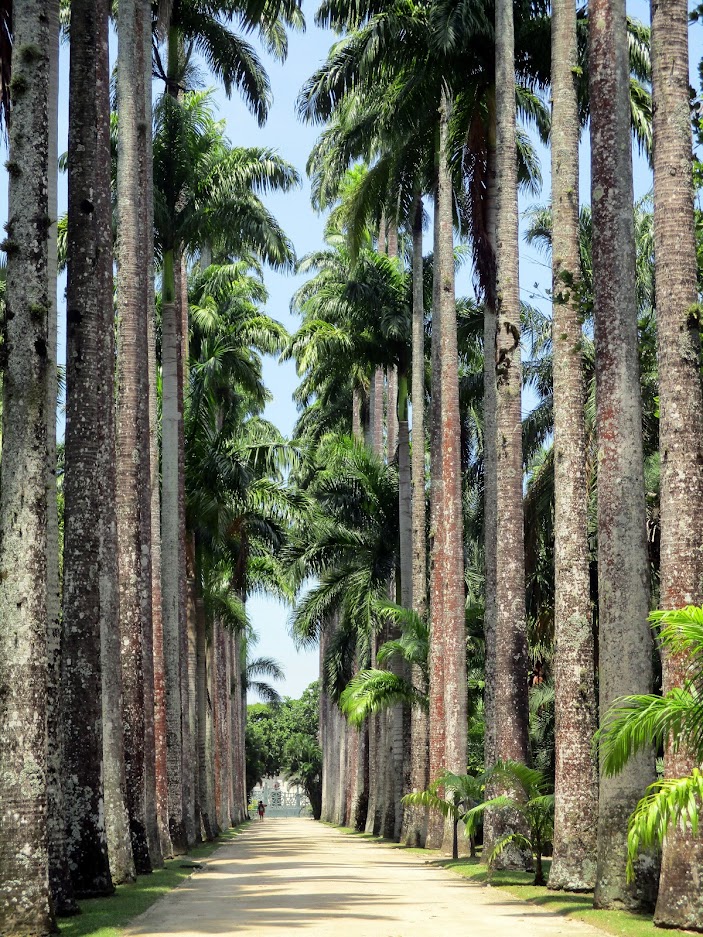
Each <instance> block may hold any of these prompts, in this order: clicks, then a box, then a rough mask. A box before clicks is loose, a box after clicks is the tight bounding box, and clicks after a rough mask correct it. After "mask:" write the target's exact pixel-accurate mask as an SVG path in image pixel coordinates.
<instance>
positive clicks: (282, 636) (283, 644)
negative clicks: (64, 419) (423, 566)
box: [0, 0, 703, 697]
mask: <svg viewBox="0 0 703 937" xmlns="http://www.w3.org/2000/svg"><path fill="white" fill-rule="evenodd" d="M314 9H315V7H314V6H308V5H307V4H305V6H304V11H305V14H306V17H307V19H308V26H307V29H306V31H305V32H304V33H297V34H293V35H291V37H290V47H289V55H288V59H287V61H286V63H285V64H280V63H276V62H271V61H270V60H269V61H268V62H267V68H268V72H269V76H270V79H271V85H272V89H273V96H274V103H273V107H272V109H271V113H270V117H269V120H268V123H267V124H266V126H265V127H263V128H259V127H258V126H257V124H256V121H255V120H254V119H253V118H252V117H251V115H250V114H249V113H248V111H247V110H246V108H245V107H244V105H243V104H242V103H241V102H240V101H239V100H238V99H237V98H233V99H232V100H229V101H228V100H227V99H226V97H225V96H224V94H222V93H221V92H219V91H218V92H217V95H216V101H217V106H218V110H219V114H220V116H222V117H223V118H224V119H225V120H226V122H227V133H228V136H229V137H230V139H231V140H232V142H233V143H234V144H236V145H243V146H253V145H267V146H273V147H275V148H277V149H278V150H279V152H280V153H281V154H282V155H283V156H284V157H285V158H286V159H287V160H289V161H290V162H291V163H293V164H294V165H295V166H296V167H297V169H298V170H299V171H300V173H301V175H302V176H303V177H305V163H306V161H307V157H308V154H309V152H310V150H311V148H312V145H313V143H314V141H315V138H316V136H317V133H318V132H319V128H316V127H311V126H309V125H305V124H302V123H301V122H300V121H299V120H298V118H297V116H296V113H295V101H296V98H297V95H298V92H299V90H300V88H301V87H302V85H303V83H304V82H305V80H306V78H308V77H309V75H310V74H311V73H312V72H313V71H314V69H315V68H316V67H317V65H319V64H320V63H321V62H322V61H323V60H324V58H325V56H326V54H327V50H328V48H329V46H330V43H331V42H332V41H333V38H334V37H333V35H332V34H331V33H330V32H329V31H326V30H320V29H318V28H317V27H316V26H315V25H314V23H313V22H312V20H313V15H314ZM628 9H629V11H630V13H631V14H632V15H633V16H636V17H637V18H639V19H641V20H643V21H645V22H647V21H648V19H649V5H648V4H647V3H644V2H643V0H635V2H632V3H628ZM690 40H691V61H692V71H691V80H692V83H695V84H696V85H697V83H698V82H697V73H696V71H695V67H694V66H695V65H697V62H698V61H699V60H700V59H701V57H703V26H701V25H700V24H696V25H695V26H692V27H691V29H690ZM111 45H112V46H113V49H112V51H113V53H114V43H112V44H111ZM67 58H68V57H67V55H66V49H63V50H62V68H61V81H62V89H61V95H60V101H61V107H60V115H59V125H60V126H59V129H60V144H59V147H60V152H63V151H64V150H65V149H66V138H67V129H66V128H67V119H68V114H67V79H68V75H67ZM159 90H160V89H159ZM537 146H538V152H539V156H540V161H541V164H542V175H543V190H542V193H541V194H540V195H539V196H538V197H534V196H531V195H528V196H523V197H522V198H521V205H520V207H521V210H524V209H525V208H526V207H528V206H529V205H530V204H533V203H534V202H536V201H537V202H543V201H548V199H549V153H548V151H547V150H545V149H544V148H543V147H541V146H540V145H539V144H538V145H537ZM4 158H5V157H3V159H4ZM3 172H4V171H3ZM589 184H590V183H589V153H588V145H587V141H586V142H584V144H583V146H582V154H581V199H582V201H588V197H589ZM650 187H651V177H650V174H649V170H648V168H647V166H646V163H645V162H644V161H643V160H642V159H641V158H640V157H638V156H635V190H636V192H635V194H636V196H641V195H644V194H645V193H646V192H648V191H649V189H650ZM6 188H7V187H6V177H5V180H4V181H3V182H2V183H0V219H1V220H2V221H4V220H5V218H6V214H7V194H6ZM60 202H61V205H60V208H61V210H65V207H66V193H65V178H64V179H63V180H62V181H61V184H60ZM267 202H268V204H269V206H270V208H271V209H272V210H273V211H274V212H275V214H276V216H277V218H278V219H279V221H280V222H281V224H282V225H283V227H284V229H285V230H286V232H287V233H288V235H289V237H290V238H291V239H292V241H293V243H294V245H295V249H296V251H297V254H298V256H299V257H301V256H303V255H304V254H306V253H307V252H309V251H311V250H313V249H315V248H317V247H319V246H320V245H321V243H322V231H323V226H324V219H323V218H320V217H318V216H317V215H316V213H315V212H314V211H313V210H312V208H311V207H310V190H309V185H308V183H307V179H304V183H303V186H302V187H301V188H300V189H299V190H297V191H294V192H292V193H288V194H286V195H285V196H283V195H281V196H275V195H274V196H272V197H270V198H269V199H268V200H267ZM521 252H522V256H521V267H520V271H521V288H522V297H523V298H524V299H527V300H529V301H531V302H534V303H536V304H537V305H540V306H542V307H543V308H545V302H544V299H543V298H542V297H543V296H544V294H545V291H546V289H547V288H548V285H549V282H550V272H549V268H548V265H547V261H546V258H544V257H542V256H540V255H539V254H538V253H537V251H536V250H535V249H534V248H532V247H527V246H526V245H524V244H523V245H522V246H521ZM470 278H471V272H470V269H469V268H468V266H467V267H465V268H464V269H463V270H462V271H461V272H460V274H459V282H458V283H457V293H458V295H461V294H465V293H467V292H469V291H470V288H471V287H470ZM299 282H300V279H299V278H297V277H295V276H292V275H283V274H278V273H273V272H271V271H268V272H267V274H266V285H267V288H268V291H269V297H270V299H269V304H268V311H269V313H270V314H271V315H273V316H274V317H275V318H276V319H278V320H279V321H280V322H282V323H283V324H284V325H285V326H286V328H288V329H289V330H290V331H294V330H295V329H296V327H297V321H296V319H295V318H293V317H292V316H291V315H290V313H289V303H290V297H291V295H292V294H293V292H294V291H295V289H296V288H297V286H298V285H299ZM535 284H537V286H536V287H535ZM64 285H65V284H64V283H61V284H60V287H59V289H60V295H62V294H63V289H64ZM62 305H63V304H62ZM63 337H64V328H63V327H61V334H60V341H59V347H60V352H59V353H60V355H61V356H63ZM264 376H265V380H266V384H267V386H268V387H269V389H270V390H271V392H272V394H273V401H272V402H271V404H270V405H269V406H268V408H267V411H266V416H267V417H268V418H269V419H271V420H272V421H273V422H274V423H275V424H276V425H277V426H278V427H279V429H280V430H281V431H282V432H283V433H284V434H285V435H290V434H291V432H292V429H293V424H294V423H295V420H296V416H297V413H296V408H295V405H294V403H293V401H292V399H291V395H292V392H293V389H294V387H295V385H296V375H295V368H294V366H293V364H292V363H290V362H289V363H286V364H279V363H278V362H277V361H275V360H273V359H269V360H267V361H266V362H265V366H264ZM528 405H529V403H528ZM249 610H250V614H251V617H252V619H253V622H254V626H255V628H256V630H257V632H258V634H259V644H258V646H257V649H256V650H257V653H258V654H261V655H265V656H271V657H274V658H276V659H277V660H279V661H280V662H281V664H282V665H283V667H284V670H285V673H286V679H285V681H283V682H282V684H281V685H280V687H279V688H280V689H281V690H282V692H283V693H285V694H286V695H289V696H293V697H297V696H299V695H300V693H301V692H302V690H303V689H304V688H305V687H306V686H307V685H308V684H309V683H310V682H311V681H312V680H314V679H316V677H317V673H318V654H317V650H316V649H315V650H312V651H307V652H299V651H297V650H296V648H295V646H294V644H293V641H292V639H291V638H290V635H289V632H288V616H289V610H288V609H286V608H284V607H282V606H281V605H280V604H279V603H278V602H276V601H274V600H269V599H266V598H263V597H261V598H260V597H256V598H253V599H252V600H251V601H250V605H249Z"/></svg>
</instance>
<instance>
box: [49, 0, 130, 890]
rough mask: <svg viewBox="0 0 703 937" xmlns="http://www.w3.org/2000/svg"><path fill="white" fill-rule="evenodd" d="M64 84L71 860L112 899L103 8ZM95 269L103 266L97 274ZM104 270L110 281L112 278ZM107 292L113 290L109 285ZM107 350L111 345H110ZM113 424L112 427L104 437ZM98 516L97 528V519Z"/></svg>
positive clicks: (81, 15)
mask: <svg viewBox="0 0 703 937" xmlns="http://www.w3.org/2000/svg"><path fill="white" fill-rule="evenodd" d="M73 13H74V14H75V18H74V21H73V28H72V30H71V53H72V54H71V68H70V78H69V99H70V103H71V106H70V109H69V149H68V179H69V211H68V284H67V308H68V314H67V351H66V471H65V481H64V497H65V515H64V518H65V519H64V580H63V582H64V598H63V633H62V647H61V650H62V706H63V733H64V740H65V745H64V777H63V783H64V796H65V808H66V815H67V844H66V848H67V853H68V861H69V866H70V868H71V875H72V879H73V885H74V888H75V891H76V894H77V895H83V896H96V895H107V894H111V893H112V892H113V890H114V886H113V884H112V879H111V877H110V867H109V862H108V853H107V837H106V830H105V821H104V807H103V778H102V755H103V738H102V679H101V633H102V630H103V629H116V628H117V617H116V616H117V605H116V591H115V590H116V586H117V579H116V574H117V568H116V565H115V559H114V554H113V556H108V555H107V554H106V553H105V552H104V547H105V543H104V540H106V539H107V538H109V537H110V534H111V533H112V531H114V524H115V517H114V510H115V503H114V499H113V500H112V501H108V500H106V498H105V495H106V490H105V486H104V485H103V477H104V476H103V472H105V471H109V467H110V465H111V464H114V452H115V449H114V447H115V439H114V423H113V422H112V410H113V407H114V384H113V377H112V368H113V360H114V357H113V356H110V357H108V356H107V354H106V353H107V352H108V350H109V349H108V347H107V344H108V343H106V341H105V339H104V336H105V333H106V332H107V331H109V332H110V333H112V320H113V312H112V288H111V287H112V283H111V273H112V271H111V267H112V226H111V196H110V174H109V165H110V163H109V159H110V152H109V146H108V141H109V135H108V132H107V131H108V127H109V110H108V109H106V107H105V106H104V105H105V101H104V100H103V99H102V95H103V94H105V95H107V94H108V88H107V87H106V86H104V84H103V82H102V81H101V79H102V70H101V63H100V56H101V55H102V53H103V51H104V46H103V42H102V37H103V33H104V32H105V33H106V32H107V28H108V13H109V10H108V4H107V3H106V2H105V3H100V4H94V3H86V4H84V5H83V6H82V7H81V5H80V3H79V4H78V5H77V6H76V5H74V7H73ZM96 266H97V271H96ZM106 274H107V276H108V279H107V282H106ZM108 285H109V289H108V288H107V287H108ZM110 344H111V343H110ZM106 427H107V428H108V431H107V432H106ZM96 518H97V519H98V520H97V523H96Z"/></svg>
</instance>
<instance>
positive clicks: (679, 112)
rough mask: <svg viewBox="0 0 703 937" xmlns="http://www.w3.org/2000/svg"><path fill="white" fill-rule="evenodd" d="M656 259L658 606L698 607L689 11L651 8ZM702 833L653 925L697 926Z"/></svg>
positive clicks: (701, 453) (663, 0) (702, 591)
mask: <svg viewBox="0 0 703 937" xmlns="http://www.w3.org/2000/svg"><path fill="white" fill-rule="evenodd" d="M652 94H653V125H654V127H653V129H654V157H653V159H654V254H655V276H656V283H657V333H658V345H659V406H660V418H659V446H660V453H661V489H660V499H661V545H660V558H661V567H660V575H661V598H660V603H661V607H662V608H665V609H675V608H682V607H683V606H685V605H700V604H701V603H702V602H703V553H702V552H701V551H702V550H703V400H702V399H701V382H700V324H699V317H698V314H697V309H698V306H697V302H698V290H697V286H696V272H697V265H696V240H695V224H694V217H693V182H692V167H691V124H690V118H689V88H688V6H687V4H686V3H685V2H681V0H659V2H654V3H652ZM662 664H663V668H664V691H665V692H666V691H667V690H670V689H672V688H673V687H676V686H681V685H682V683H683V682H684V680H685V679H686V662H685V661H684V660H680V659H678V658H676V657H673V656H669V655H667V656H665V657H664V660H663V661H662ZM664 767H665V772H666V775H667V777H681V776H683V775H687V774H690V772H691V770H692V769H693V768H694V767H696V762H695V760H694V759H693V758H692V757H691V755H690V753H689V752H686V751H685V750H684V751H681V750H680V751H679V752H678V753H676V754H674V752H672V751H670V750H669V751H667V752H666V753H665V759H664ZM702 873H703V842H702V841H701V838H700V834H699V836H697V837H693V836H692V835H691V834H690V832H687V833H683V832H682V831H680V830H675V831H672V832H670V833H668V834H667V837H666V840H665V843H664V849H663V855H662V867H661V877H660V880H659V895H658V898H657V905H656V909H655V914H654V922H655V924H658V925H659V926H662V927H679V928H685V929H693V930H701V929H703V889H702V888H701V876H702Z"/></svg>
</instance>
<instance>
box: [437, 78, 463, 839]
mask: <svg viewBox="0 0 703 937" xmlns="http://www.w3.org/2000/svg"><path fill="white" fill-rule="evenodd" d="M450 115H451V99H450V97H449V92H448V90H447V89H446V88H445V89H444V90H443V92H442V100H441V102H440V110H439V160H438V169H437V214H438V220H439V237H438V248H439V250H438V253H437V259H436V263H437V264H438V267H439V271H438V274H439V284H438V286H439V296H438V300H439V302H438V309H439V319H440V335H439V342H440V369H441V377H440V388H441V390H440V393H441V396H440V415H439V421H440V439H441V443H440V448H441V455H440V458H441V460H442V468H441V472H442V507H441V524H440V525H439V526H438V528H437V529H436V531H435V544H436V545H437V544H438V551H437V552H438V560H439V568H438V574H439V580H440V581H439V587H440V588H441V590H442V598H441V619H440V621H439V622H438V623H434V622H433V626H435V625H436V624H437V625H438V626H439V630H441V632H442V650H443V653H444V665H443V684H444V718H445V733H444V739H445V743H444V744H445V750H444V765H443V766H442V767H443V768H444V769H445V770H448V771H451V772H453V773H454V774H464V773H465V771H466V759H467V719H468V713H467V690H466V613H465V599H464V544H463V539H464V538H463V520H462V497H461V418H460V415H459V357H458V350H457V332H456V305H455V298H454V226H453V217H452V182H451V175H450V172H449V165H448V156H449V120H450ZM438 542H439V543H438ZM453 838H454V824H453V822H451V821H450V820H447V822H446V823H445V826H444V839H443V843H442V849H443V850H444V851H447V850H452V842H453Z"/></svg>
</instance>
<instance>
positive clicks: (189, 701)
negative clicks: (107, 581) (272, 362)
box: [171, 43, 200, 846]
mask: <svg viewBox="0 0 703 937" xmlns="http://www.w3.org/2000/svg"><path fill="white" fill-rule="evenodd" d="M171 45H172V47H174V45H175V44H174V43H172V44H171ZM177 260H178V263H177V267H176V271H177V272H176V289H177V290H178V294H179V306H178V308H179V310H180V315H181V337H182V338H181V360H180V363H179V370H178V382H179V388H180V395H181V407H182V408H183V413H185V406H186V403H185V399H186V389H187V387H188V280H187V269H186V257H185V255H184V252H183V249H182V245H181V248H180V250H179V251H178V253H177ZM184 433H185V423H184V421H182V422H181V425H180V429H179V437H178V475H179V478H180V482H179V492H178V494H179V499H178V531H179V536H180V538H181V555H182V556H183V557H184V566H183V571H182V577H181V579H180V581H179V582H180V608H181V613H180V626H181V708H182V712H183V721H182V734H183V803H184V809H185V823H186V839H187V842H188V845H189V846H192V845H193V844H194V843H196V842H198V841H199V840H200V826H199V822H198V821H197V805H196V802H195V791H196V787H197V763H196V762H197V753H196V743H197V730H196V725H195V606H194V602H193V601H192V594H191V591H190V590H191V581H192V580H191V577H190V574H189V568H188V564H189V552H190V544H189V538H188V532H187V527H186V503H185V502H186V492H185V436H184Z"/></svg>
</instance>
